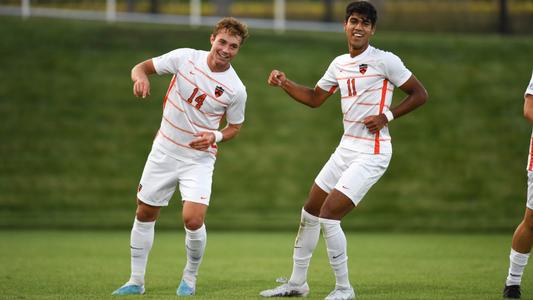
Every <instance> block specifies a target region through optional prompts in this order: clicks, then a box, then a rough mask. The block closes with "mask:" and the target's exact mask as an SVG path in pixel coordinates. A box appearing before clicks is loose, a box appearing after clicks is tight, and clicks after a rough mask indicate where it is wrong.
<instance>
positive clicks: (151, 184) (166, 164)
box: [137, 149, 179, 207]
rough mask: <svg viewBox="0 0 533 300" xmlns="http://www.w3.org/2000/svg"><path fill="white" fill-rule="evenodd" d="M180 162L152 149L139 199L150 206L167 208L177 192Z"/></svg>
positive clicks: (143, 175)
mask: <svg viewBox="0 0 533 300" xmlns="http://www.w3.org/2000/svg"><path fill="white" fill-rule="evenodd" d="M178 168H179V161H178V160H176V159H174V158H172V157H171V156H169V155H167V154H165V153H164V152H162V151H160V150H157V149H152V151H151V152H150V154H149V155H148V159H147V160H146V164H145V166H144V170H143V174H142V176H141V180H140V183H139V187H138V190H137V199H139V200H140V201H141V202H143V203H145V204H148V205H150V206H158V207H160V206H167V205H168V201H169V200H170V198H172V195H173V194H174V192H175V191H176V184H177V182H178V176H179V174H178V173H177V171H176V170H178Z"/></svg>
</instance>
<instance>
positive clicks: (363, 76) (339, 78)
mask: <svg viewBox="0 0 533 300" xmlns="http://www.w3.org/2000/svg"><path fill="white" fill-rule="evenodd" d="M384 76H385V75H381V74H373V75H360V76H348V77H337V78H335V79H337V80H338V81H341V80H346V79H352V78H369V77H384Z"/></svg>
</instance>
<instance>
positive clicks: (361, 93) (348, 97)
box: [341, 87, 394, 100]
mask: <svg viewBox="0 0 533 300" xmlns="http://www.w3.org/2000/svg"><path fill="white" fill-rule="evenodd" d="M382 89H383V87H380V88H379V89H370V90H366V91H362V92H358V93H359V94H357V95H352V96H342V97H341V99H342V100H344V99H350V98H358V97H359V96H361V95H363V94H366V93H369V92H375V91H381V90H382ZM387 91H389V92H392V91H394V89H387Z"/></svg>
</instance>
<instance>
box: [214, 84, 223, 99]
mask: <svg viewBox="0 0 533 300" xmlns="http://www.w3.org/2000/svg"><path fill="white" fill-rule="evenodd" d="M222 94H224V89H223V88H222V87H221V86H218V85H217V87H216V88H215V96H217V98H218V97H220V96H222Z"/></svg>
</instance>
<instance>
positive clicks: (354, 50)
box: [350, 44, 368, 57]
mask: <svg viewBox="0 0 533 300" xmlns="http://www.w3.org/2000/svg"><path fill="white" fill-rule="evenodd" d="M366 49H368V44H366V45H364V46H363V47H361V48H354V47H353V46H352V45H350V56H351V57H356V56H357V55H359V54H361V53H363V52H365V50H366Z"/></svg>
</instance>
